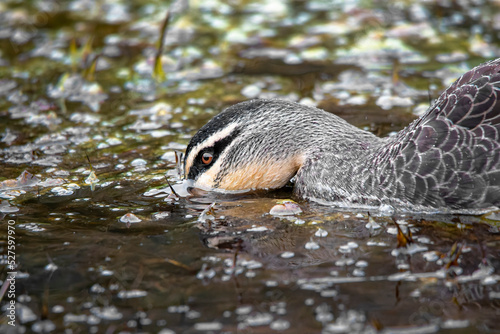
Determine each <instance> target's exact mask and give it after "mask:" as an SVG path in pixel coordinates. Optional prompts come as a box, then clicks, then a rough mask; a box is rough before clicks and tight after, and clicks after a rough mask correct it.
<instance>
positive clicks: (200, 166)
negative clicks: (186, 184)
mask: <svg viewBox="0 0 500 334" xmlns="http://www.w3.org/2000/svg"><path fill="white" fill-rule="evenodd" d="M238 134H239V131H238V130H235V131H233V132H232V133H231V134H230V135H229V136H227V137H225V138H222V139H221V140H218V141H216V142H215V143H214V145H213V146H212V147H206V148H204V149H202V150H200V152H198V154H197V155H196V157H195V158H194V160H193V165H192V166H191V168H190V169H189V174H188V177H187V178H188V179H190V180H196V179H197V178H198V177H199V176H200V175H201V174H203V173H204V172H205V171H206V170H207V169H209V168H210V167H211V166H212V165H213V164H214V163H216V162H217V160H218V159H219V156H220V155H221V154H222V152H224V150H225V149H226V148H227V147H228V146H229V145H231V143H232V142H233V140H234V138H236V137H237V136H238ZM205 153H210V154H212V161H211V162H210V163H209V164H205V163H203V155H204V154H205Z"/></svg>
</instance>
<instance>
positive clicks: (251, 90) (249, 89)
mask: <svg viewBox="0 0 500 334" xmlns="http://www.w3.org/2000/svg"><path fill="white" fill-rule="evenodd" d="M261 91H262V90H261V88H260V87H258V86H257V85H248V86H245V87H243V89H242V90H241V95H243V96H245V97H247V98H249V99H253V98H256V97H257V96H259V94H260V92H261Z"/></svg>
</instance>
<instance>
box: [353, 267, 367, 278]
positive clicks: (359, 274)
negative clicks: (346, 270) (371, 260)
mask: <svg viewBox="0 0 500 334" xmlns="http://www.w3.org/2000/svg"><path fill="white" fill-rule="evenodd" d="M352 275H353V276H356V277H363V276H365V272H364V271H363V270H362V269H360V268H356V269H354V270H353V271H352Z"/></svg>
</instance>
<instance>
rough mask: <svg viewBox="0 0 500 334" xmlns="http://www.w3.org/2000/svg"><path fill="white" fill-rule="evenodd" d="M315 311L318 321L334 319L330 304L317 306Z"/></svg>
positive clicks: (325, 321)
mask: <svg viewBox="0 0 500 334" xmlns="http://www.w3.org/2000/svg"><path fill="white" fill-rule="evenodd" d="M314 312H315V313H316V321H319V322H321V323H323V324H324V323H327V322H330V321H332V320H333V314H332V312H331V310H330V306H329V305H328V304H325V303H323V304H320V305H318V306H316V308H315V309H314Z"/></svg>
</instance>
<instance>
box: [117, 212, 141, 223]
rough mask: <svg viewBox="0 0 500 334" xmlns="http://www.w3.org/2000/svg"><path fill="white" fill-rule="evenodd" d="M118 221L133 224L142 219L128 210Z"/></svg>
mask: <svg viewBox="0 0 500 334" xmlns="http://www.w3.org/2000/svg"><path fill="white" fill-rule="evenodd" d="M120 221H121V222H122V223H126V224H135V223H139V222H141V221H142V220H141V219H140V218H139V217H137V216H136V215H134V214H133V213H130V212H129V213H126V214H124V215H123V216H121V217H120Z"/></svg>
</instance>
